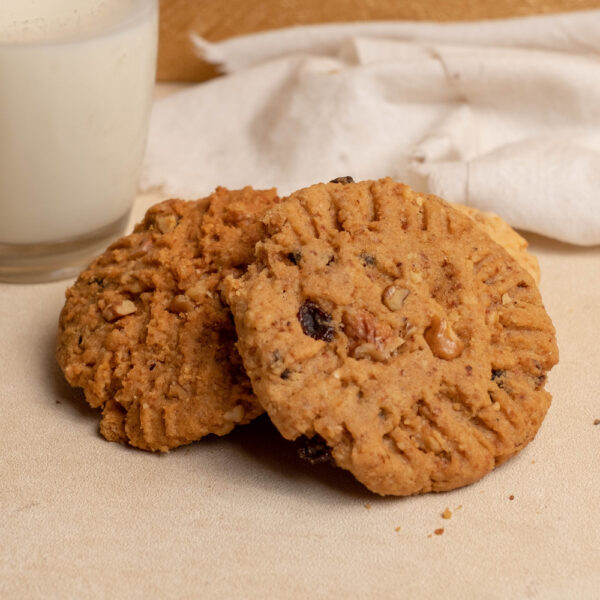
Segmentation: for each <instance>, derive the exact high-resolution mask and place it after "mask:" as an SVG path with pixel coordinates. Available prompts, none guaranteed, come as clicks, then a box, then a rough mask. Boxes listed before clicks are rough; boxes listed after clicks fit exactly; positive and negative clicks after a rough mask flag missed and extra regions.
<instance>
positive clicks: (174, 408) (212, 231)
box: [57, 188, 278, 451]
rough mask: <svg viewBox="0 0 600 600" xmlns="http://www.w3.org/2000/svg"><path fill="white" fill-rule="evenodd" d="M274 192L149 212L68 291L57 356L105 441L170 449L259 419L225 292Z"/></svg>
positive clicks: (224, 195) (216, 197) (232, 194)
mask: <svg viewBox="0 0 600 600" xmlns="http://www.w3.org/2000/svg"><path fill="white" fill-rule="evenodd" d="M277 200H278V199H277V196H276V193H275V191H255V190H252V189H251V188H245V189H244V190H241V191H229V190H226V189H223V188H219V189H217V191H216V192H215V193H214V194H213V195H212V196H211V197H210V198H208V199H205V200H203V201H197V202H184V201H181V200H169V201H166V202H163V203H161V204H158V205H156V206H154V207H152V208H151V209H150V210H149V211H148V212H147V213H146V216H145V218H144V220H143V221H142V223H140V224H139V225H137V226H136V227H135V229H134V232H133V233H132V234H131V235H128V236H126V237H124V238H122V239H120V240H119V241H117V242H115V243H114V244H113V245H112V246H110V248H109V249H108V250H107V251H106V252H105V253H104V254H103V255H101V256H100V257H98V258H97V259H96V260H95V261H94V262H93V263H92V264H91V265H90V266H89V267H88V268H87V269H86V270H85V271H83V272H82V273H81V275H80V276H79V278H78V280H77V281H76V283H75V284H74V285H73V287H71V288H70V289H68V290H67V293H66V303H65V306H64V308H63V310H62V313H61V316H60V325H59V339H58V349H57V358H58V362H59V364H60V366H61V367H62V369H63V372H64V374H65V376H66V378H67V380H68V381H69V383H70V384H71V385H73V386H78V387H81V388H83V390H84V392H85V397H86V399H87V401H88V402H89V403H90V404H91V405H92V406H93V407H102V408H103V413H102V421H101V424H100V431H101V433H102V434H103V435H104V437H106V438H107V439H108V440H113V441H128V442H129V443H130V444H131V445H133V446H136V447H138V448H143V449H146V450H160V451H166V450H168V449H169V448H174V447H176V446H179V445H182V444H187V443H189V442H192V441H194V440H197V439H199V438H201V437H202V436H204V435H206V434H209V433H215V434H218V435H222V434H225V433H227V432H229V431H230V430H231V429H232V428H233V427H234V425H236V424H238V423H240V424H241V423H247V422H249V421H250V420H251V419H253V418H254V417H256V416H257V415H258V414H260V413H261V412H262V409H261V408H260V406H259V404H258V403H257V402H256V399H255V397H254V395H253V393H252V388H251V385H250V381H249V380H248V378H247V377H246V375H245V373H244V370H243V367H242V364H241V359H240V357H239V355H238V353H237V351H236V350H235V341H236V335H235V329H234V325H233V320H232V317H231V313H230V312H229V309H228V308H227V307H226V306H225V305H224V304H223V303H222V301H221V298H220V294H219V292H218V286H219V284H220V283H221V280H222V278H223V276H224V275H226V274H227V273H232V272H236V273H238V272H242V271H243V270H245V268H246V266H247V264H248V263H249V262H251V261H252V260H253V258H254V246H255V243H256V241H257V240H258V239H260V238H261V237H262V235H263V225H262V224H261V223H260V221H259V217H260V216H262V215H263V214H264V212H265V210H266V209H267V208H268V207H270V206H272V205H273V204H274V203H275V202H276V201H277Z"/></svg>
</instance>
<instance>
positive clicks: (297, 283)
mask: <svg viewBox="0 0 600 600" xmlns="http://www.w3.org/2000/svg"><path fill="white" fill-rule="evenodd" d="M264 222H265V225H266V229H267V236H266V238H265V240H264V241H263V242H259V243H258V245H257V250H256V254H257V262H256V263H255V264H254V265H253V266H251V267H250V268H249V270H248V271H247V273H246V274H245V275H244V276H242V277H237V276H235V275H233V276H230V277H227V278H226V279H225V282H224V291H225V296H226V299H227V302H228V303H229V305H230V307H231V310H232V312H233V315H234V317H235V324H236V329H237V333H238V338H239V341H238V349H239V351H240V354H241V356H242V358H243V361H244V366H245V368H246V372H247V373H248V375H249V376H250V379H251V381H252V385H253V388H254V391H255V393H256V395H257V397H258V398H259V399H260V401H261V404H262V405H263V407H264V408H265V409H266V411H267V412H268V414H269V416H270V418H271V420H272V421H273V423H274V424H275V426H276V427H277V428H278V429H279V431H280V432H281V433H282V435H283V436H284V437H285V438H287V439H290V440H293V439H296V438H299V437H300V436H306V437H307V438H312V439H313V440H316V441H317V444H322V443H324V444H326V445H327V447H328V449H329V452H330V454H331V456H332V457H333V459H334V460H335V463H336V464H337V465H338V466H340V467H342V468H344V469H348V470H349V471H351V472H352V473H353V474H354V476H355V477H356V478H357V479H358V480H359V481H361V482H362V483H363V484H364V485H366V486H367V487H368V488H369V489H370V490H372V491H374V492H376V493H379V494H382V495H385V494H395V495H409V494H415V493H423V492H429V491H443V490H451V489H453V488H457V487H460V486H464V485H467V484H469V483H471V482H474V481H476V480H478V479H479V478H481V477H482V476H483V475H485V474H486V473H488V472H489V471H490V470H492V469H493V468H494V467H495V466H496V465H498V464H500V463H502V462H504V461H505V460H506V459H508V458H509V457H511V456H513V455H514V454H516V453H517V452H519V451H520V450H521V449H522V448H523V447H524V446H525V445H526V444H527V443H528V442H529V441H531V440H532V439H533V437H534V435H535V434H536V432H537V430H538V428H539V426H540V424H541V422H542V419H543V417H544V415H545V413H546V411H547V409H548V407H549V404H550V395H549V394H548V393H547V392H546V391H545V390H544V383H545V380H546V373H547V371H549V370H550V369H551V368H552V366H553V365H554V364H556V362H557V360H558V350H557V346H556V341H555V332H554V328H553V325H552V322H551V321H550V318H549V317H548V315H547V314H546V311H545V310H544V306H543V305H542V301H541V298H540V294H539V292H538V289H537V287H536V285H535V283H534V280H533V279H532V277H531V276H530V275H529V273H528V272H527V271H526V270H524V269H523V268H522V267H521V266H520V265H519V264H518V263H517V262H516V261H515V260H514V259H513V258H512V257H511V256H510V255H509V254H508V253H507V252H506V251H505V250H504V249H503V248H502V247H501V246H499V245H498V244H497V243H495V242H494V241H493V240H492V239H491V238H490V237H489V236H488V235H487V234H486V233H485V232H484V231H483V229H481V227H480V226H479V225H477V224H476V223H475V222H474V221H473V220H471V219H470V218H468V217H467V216H465V215H463V214H461V212H459V211H458V210H456V209H454V208H452V207H451V206H450V205H449V204H447V203H446V202H444V201H443V200H440V199H438V198H436V197H433V196H424V195H420V194H417V193H415V192H413V191H412V190H411V189H410V188H409V187H407V186H405V185H403V184H400V183H396V182H394V181H392V180H390V179H384V180H380V181H366V182H360V183H351V182H345V181H341V182H340V181H338V182H332V183H329V184H319V185H315V186H312V187H309V188H307V189H304V190H300V191H298V192H296V193H294V194H292V195H291V196H290V197H289V198H288V199H286V200H285V201H283V202H282V203H280V204H278V205H277V206H275V207H274V208H273V209H271V210H270V211H269V212H268V213H267V216H266V218H265V220H264Z"/></svg>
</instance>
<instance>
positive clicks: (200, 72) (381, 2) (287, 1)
mask: <svg viewBox="0 0 600 600" xmlns="http://www.w3.org/2000/svg"><path fill="white" fill-rule="evenodd" d="M590 8H600V0H466V1H465V0H463V1H459V0H160V41H159V57H158V72H157V76H158V79H159V80H162V81H202V80H204V79H208V78H210V77H213V76H214V75H216V71H215V70H214V68H213V67H211V65H208V64H206V63H204V62H202V61H200V60H199V59H198V58H197V57H196V56H195V55H194V53H193V50H192V46H191V43H190V41H189V34H190V32H192V31H195V32H196V33H198V34H200V35H201V36H202V37H204V38H206V39H207V40H210V41H218V40H222V39H225V38H228V37H232V36H235V35H240V34H245V33H252V32H256V31H264V30H266V29H275V28H279V27H287V26H289V25H304V24H313V23H327V22H336V21H338V22H340V21H363V20H378V19H379V20H387V19H402V20H413V21H422V20H434V21H464V20H469V21H471V20H477V19H498V18H502V17H510V16H523V15H531V14H543V13H555V12H561V11H566V10H583V9H590Z"/></svg>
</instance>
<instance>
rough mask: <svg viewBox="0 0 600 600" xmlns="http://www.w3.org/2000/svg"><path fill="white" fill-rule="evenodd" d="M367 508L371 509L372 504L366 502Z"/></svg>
mask: <svg viewBox="0 0 600 600" xmlns="http://www.w3.org/2000/svg"><path fill="white" fill-rule="evenodd" d="M365 508H366V509H367V510H371V505H370V504H369V503H368V502H367V503H366V504H365Z"/></svg>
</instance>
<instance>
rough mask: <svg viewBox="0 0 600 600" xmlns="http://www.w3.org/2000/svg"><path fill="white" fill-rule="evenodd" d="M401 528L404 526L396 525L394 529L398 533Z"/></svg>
mask: <svg viewBox="0 0 600 600" xmlns="http://www.w3.org/2000/svg"><path fill="white" fill-rule="evenodd" d="M400 529H402V528H401V527H400V525H398V527H394V531H395V532H396V533H397V532H398V531H400Z"/></svg>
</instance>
